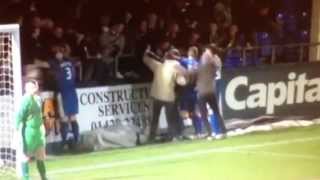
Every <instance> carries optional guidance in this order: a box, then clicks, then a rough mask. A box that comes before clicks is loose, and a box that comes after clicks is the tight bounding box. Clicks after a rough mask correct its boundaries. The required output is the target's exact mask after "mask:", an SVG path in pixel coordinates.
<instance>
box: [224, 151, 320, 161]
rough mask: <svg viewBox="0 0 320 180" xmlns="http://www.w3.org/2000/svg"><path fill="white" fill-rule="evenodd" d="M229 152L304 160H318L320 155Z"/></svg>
mask: <svg viewBox="0 0 320 180" xmlns="http://www.w3.org/2000/svg"><path fill="white" fill-rule="evenodd" d="M225 152H227V151H225ZM228 152H229V153H240V154H246V155H251V154H255V155H264V156H274V157H281V158H295V159H304V160H315V161H319V160H320V156H313V155H307V154H292V153H277V152H267V151H244V150H239V151H237V150H236V151H233V150H231V151H228Z"/></svg>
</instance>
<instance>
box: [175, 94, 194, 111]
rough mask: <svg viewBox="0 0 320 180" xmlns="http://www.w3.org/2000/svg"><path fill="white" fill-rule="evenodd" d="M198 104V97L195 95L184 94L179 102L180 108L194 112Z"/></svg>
mask: <svg viewBox="0 0 320 180" xmlns="http://www.w3.org/2000/svg"><path fill="white" fill-rule="evenodd" d="M196 104H197V98H196V97H194V96H182V97H181V99H180V102H179V106H180V110H182V111H188V112H193V111H194V110H195V107H196Z"/></svg>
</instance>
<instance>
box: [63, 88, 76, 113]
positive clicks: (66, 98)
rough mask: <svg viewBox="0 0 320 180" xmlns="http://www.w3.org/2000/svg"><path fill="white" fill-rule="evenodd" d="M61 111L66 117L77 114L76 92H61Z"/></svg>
mask: <svg viewBox="0 0 320 180" xmlns="http://www.w3.org/2000/svg"><path fill="white" fill-rule="evenodd" d="M61 98H62V106H63V111H64V114H65V115H66V116H73V115H76V114H78V112H79V104H78V96H77V93H76V90H68V91H63V92H61Z"/></svg>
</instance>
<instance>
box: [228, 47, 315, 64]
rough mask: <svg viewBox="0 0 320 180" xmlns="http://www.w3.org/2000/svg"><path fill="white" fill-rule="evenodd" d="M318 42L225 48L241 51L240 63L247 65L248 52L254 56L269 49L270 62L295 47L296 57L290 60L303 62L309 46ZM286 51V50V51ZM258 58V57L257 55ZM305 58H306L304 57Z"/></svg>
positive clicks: (275, 60) (307, 54)
mask: <svg viewBox="0 0 320 180" xmlns="http://www.w3.org/2000/svg"><path fill="white" fill-rule="evenodd" d="M319 46H320V42H317V43H292V44H284V45H265V46H254V47H240V48H232V49H227V50H225V52H226V51H228V50H238V51H240V52H241V60H242V65H243V66H246V65H247V59H248V58H247V57H248V56H247V55H248V54H250V53H256V56H259V53H260V52H261V51H262V49H270V51H271V52H270V64H275V63H278V62H277V60H279V59H278V58H279V57H278V56H281V54H284V53H283V52H280V51H284V50H288V49H296V51H297V52H296V53H298V57H297V59H292V62H303V61H304V60H306V61H308V57H309V51H310V48H314V47H319ZM287 53H288V52H287ZM258 58H259V57H258ZM305 58H307V59H305Z"/></svg>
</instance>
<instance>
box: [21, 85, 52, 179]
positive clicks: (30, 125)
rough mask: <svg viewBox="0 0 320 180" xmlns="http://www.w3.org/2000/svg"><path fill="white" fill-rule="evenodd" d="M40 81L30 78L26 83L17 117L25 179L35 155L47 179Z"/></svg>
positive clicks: (43, 175) (41, 172) (39, 167)
mask: <svg viewBox="0 0 320 180" xmlns="http://www.w3.org/2000/svg"><path fill="white" fill-rule="evenodd" d="M38 89H39V87H38V83H37V82H36V81H34V80H29V81H27V82H26V83H25V95H24V96H23V98H22V103H21V106H20V109H19V112H18V116H17V119H16V128H17V129H18V131H19V132H21V134H22V142H23V160H22V162H21V163H22V164H21V166H22V167H21V168H22V178H23V180H29V164H28V161H29V160H30V158H31V157H35V159H36V161H37V168H38V171H39V173H40V176H41V180H46V179H47V177H46V169H45V164H44V159H45V129H44V125H43V119H42V110H41V106H42V104H41V99H40V97H39V96H38V95H36V93H37V92H38Z"/></svg>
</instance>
